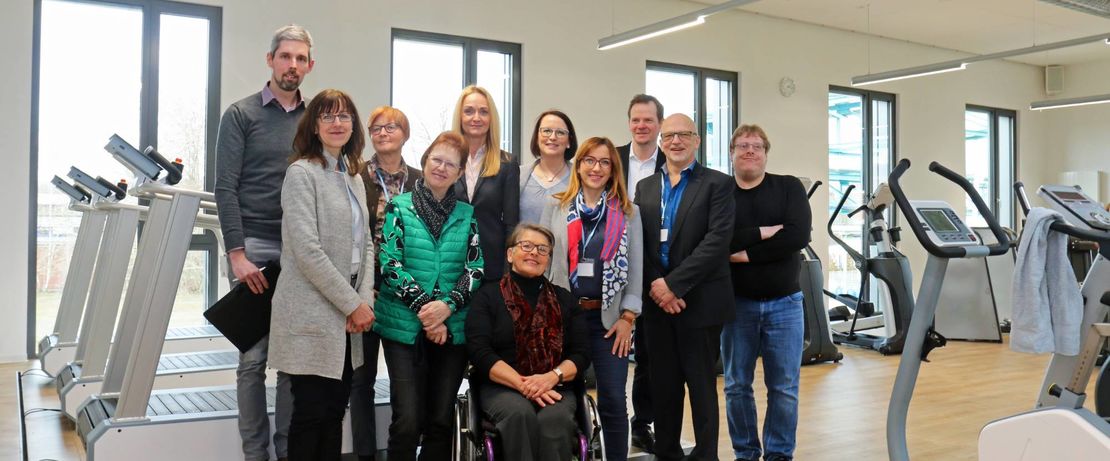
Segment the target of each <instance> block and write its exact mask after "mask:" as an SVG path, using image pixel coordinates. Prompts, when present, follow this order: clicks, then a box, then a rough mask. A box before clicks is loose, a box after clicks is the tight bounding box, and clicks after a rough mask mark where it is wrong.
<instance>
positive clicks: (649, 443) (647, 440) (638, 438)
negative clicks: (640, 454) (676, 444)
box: [632, 427, 655, 454]
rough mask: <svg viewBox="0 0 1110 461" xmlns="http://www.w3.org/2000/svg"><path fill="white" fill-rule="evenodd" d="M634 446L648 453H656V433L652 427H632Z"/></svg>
mask: <svg viewBox="0 0 1110 461" xmlns="http://www.w3.org/2000/svg"><path fill="white" fill-rule="evenodd" d="M632 446H634V447H636V448H639V449H641V450H643V451H644V452H647V453H653V454H654V453H655V433H654V432H652V431H651V428H650V427H640V428H636V429H632Z"/></svg>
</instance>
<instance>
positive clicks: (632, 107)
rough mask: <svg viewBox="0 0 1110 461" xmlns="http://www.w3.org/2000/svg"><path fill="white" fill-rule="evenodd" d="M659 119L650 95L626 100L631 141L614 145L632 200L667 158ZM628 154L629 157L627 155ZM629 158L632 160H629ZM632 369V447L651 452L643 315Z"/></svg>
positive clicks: (660, 111) (660, 108)
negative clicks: (640, 186) (661, 142)
mask: <svg viewBox="0 0 1110 461" xmlns="http://www.w3.org/2000/svg"><path fill="white" fill-rule="evenodd" d="M662 120H663V103H661V102H659V100H658V99H655V97H654V96H650V95H646V94H638V95H636V96H633V97H632V101H631V102H629V103H628V131H629V132H630V133H631V134H632V141H631V142H629V143H628V144H625V145H623V146H620V147H618V148H617V154H618V155H619V156H620V159H621V170H622V171H624V172H625V175H626V176H625V184H627V185H628V194H629V199H630V200H635V199H636V184H637V183H639V182H640V181H641V180H643V179H644V178H647V177H651V176H655V175H656V174H657V173H658V172H659V169H660V168H662V167H663V164H664V163H666V162H667V157H666V156H664V155H663V152H661V151H660V150H659V144H658V141H659V123H660V122H661V121H662ZM630 156H631V157H630ZM630 160H632V162H630ZM633 340H634V341H635V345H636V354H635V359H636V368H635V371H634V372H633V375H632V446H635V447H638V448H640V449H642V450H644V451H646V452H648V453H655V434H654V433H652V431H651V423H652V422H654V421H655V417H654V413H653V411H652V408H651V384H650V382H649V379H648V375H649V371H648V370H650V369H651V362H650V358H651V357H650V354H649V352H648V345H647V334H646V333H645V332H644V319H643V317H642V316H641V317H637V318H636V334H635V335H633Z"/></svg>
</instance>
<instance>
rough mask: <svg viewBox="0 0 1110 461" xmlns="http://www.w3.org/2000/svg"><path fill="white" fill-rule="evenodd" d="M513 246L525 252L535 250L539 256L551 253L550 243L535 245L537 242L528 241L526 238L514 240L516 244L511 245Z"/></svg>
mask: <svg viewBox="0 0 1110 461" xmlns="http://www.w3.org/2000/svg"><path fill="white" fill-rule="evenodd" d="M513 246H515V247H517V248H520V250H521V251H523V252H525V253H531V252H533V251H535V252H537V253H539V254H540V256H547V255H549V254H551V246H550V245H537V244H535V243H532V242H529V241H527V240H521V241H519V242H516V244H515V245H513Z"/></svg>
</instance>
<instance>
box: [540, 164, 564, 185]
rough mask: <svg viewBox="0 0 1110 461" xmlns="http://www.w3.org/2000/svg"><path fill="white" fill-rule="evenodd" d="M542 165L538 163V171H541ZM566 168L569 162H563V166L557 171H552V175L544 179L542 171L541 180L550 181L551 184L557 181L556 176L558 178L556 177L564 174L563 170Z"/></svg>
mask: <svg viewBox="0 0 1110 461" xmlns="http://www.w3.org/2000/svg"><path fill="white" fill-rule="evenodd" d="M540 166H542V165H536V171H537V172H539V170H540ZM566 169H567V164H566V163H563V166H562V167H560V168H559V171H556V172H554V173H552V174H551V175H550V177H548V178H547V179H544V177H543V175H542V172H541V176H540V180H542V181H543V182H545V183H549V184H550V183H553V182H555V178H556V177H558V176H560V175H562V174H563V170H566Z"/></svg>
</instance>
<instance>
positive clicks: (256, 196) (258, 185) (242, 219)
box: [215, 25, 315, 461]
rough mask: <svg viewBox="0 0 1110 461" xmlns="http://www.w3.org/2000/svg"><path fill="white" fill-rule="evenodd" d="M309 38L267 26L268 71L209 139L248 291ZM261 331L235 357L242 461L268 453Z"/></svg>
mask: <svg viewBox="0 0 1110 461" xmlns="http://www.w3.org/2000/svg"><path fill="white" fill-rule="evenodd" d="M314 64H315V62H314V61H313V60H312V36H311V35H309V33H308V31H307V30H305V29H304V28H303V27H301V26H297V25H288V26H284V27H281V28H279V29H278V30H277V31H276V32H274V36H273V39H272V40H271V42H270V52H269V53H266V65H267V66H269V67H270V69H271V70H272V73H271V76H270V80H269V81H267V82H266V85H265V86H264V87H262V91H260V92H258V93H255V94H252V95H250V96H247V97H246V98H243V99H241V100H239V101H236V102H235V103H234V104H232V105H231V106H230V107H228V108H227V111H225V112H224V115H223V118H222V119H221V120H220V131H219V135H218V136H217V138H216V189H215V194H216V204H217V205H218V207H219V217H220V230H221V231H222V232H223V235H224V244H225V247H226V248H227V249H228V250H227V258H228V261H229V262H230V264H231V271H232V275H233V277H234V278H233V280H232V281H233V283H234V281H235V280H238V282H239V283H246V284H247V286H248V287H250V289H251V291H252V292H254V293H262V292H263V291H265V290H266V289H268V288H269V284H268V283H267V281H266V277H265V276H264V275H262V272H261V270H260V268H261V267H263V266H264V265H265V264H266V263H267V262H268V261H274V262H276V261H279V260H280V259H281V184H282V183H283V182H284V180H285V169H286V167H288V166H289V161H288V159H289V155H290V154H291V153H292V152H291V151H292V149H293V135H294V134H295V132H296V128H297V121H298V119H299V118H300V116H301V114H302V113H304V110H305V101H304V98H303V97H302V96H301V92H300V90H298V88H299V87H300V85H301V82H302V81H303V80H304V77H305V75H306V74H308V73H309V72H311V71H312V66H313V65H314ZM268 346H269V338H268V337H263V338H262V340H260V341H259V342H258V344H255V345H254V347H252V348H251V349H250V350H248V351H247V352H245V353H243V354H241V355H240V356H239V368H238V370H237V371H236V376H237V379H236V392H237V397H238V402H239V435H240V437H242V439H243V457H244V459H245V460H246V461H259V460H268V459H269V453H268V451H269V449H268V446H269V444H270V419H269V415H267V412H266V357H267V351H268ZM276 400H277V402H276V409H275V415H274V423H275V425H276V426H277V427H275V430H274V452H275V453H276V454H277V457H278V459H279V460H280V459H284V458H285V457H286V454H287V451H286V449H287V438H288V434H289V418H290V416H291V415H292V409H293V402H292V394H291V392H290V382H289V376H288V375H286V374H284V373H281V372H278V386H277V399H276Z"/></svg>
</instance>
